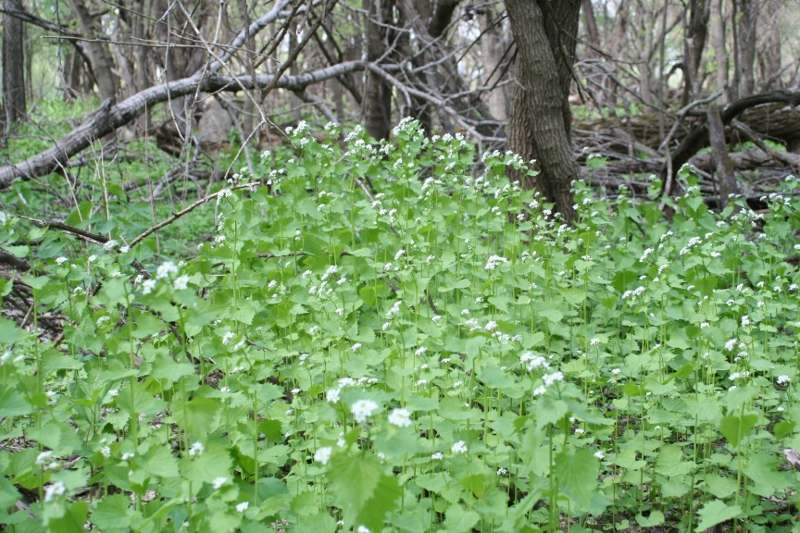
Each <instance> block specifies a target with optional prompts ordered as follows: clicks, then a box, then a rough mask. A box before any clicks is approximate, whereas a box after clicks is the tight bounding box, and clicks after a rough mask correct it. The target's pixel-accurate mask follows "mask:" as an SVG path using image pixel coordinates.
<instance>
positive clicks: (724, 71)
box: [711, 0, 732, 104]
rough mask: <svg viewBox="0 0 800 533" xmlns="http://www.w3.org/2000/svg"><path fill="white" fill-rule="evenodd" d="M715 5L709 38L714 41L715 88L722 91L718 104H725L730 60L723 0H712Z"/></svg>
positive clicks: (728, 91)
mask: <svg viewBox="0 0 800 533" xmlns="http://www.w3.org/2000/svg"><path fill="white" fill-rule="evenodd" d="M712 1H713V2H714V5H715V13H714V18H713V19H712V22H711V25H712V32H711V40H712V42H713V43H714V55H715V56H716V64H717V68H716V69H715V71H716V77H717V89H718V90H721V91H723V92H722V96H721V97H720V104H725V103H726V102H728V101H729V100H732V98H731V97H730V96H731V94H730V90H731V88H730V85H729V84H728V69H729V68H730V61H729V59H728V50H727V48H726V45H725V0H712Z"/></svg>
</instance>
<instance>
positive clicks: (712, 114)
mask: <svg viewBox="0 0 800 533" xmlns="http://www.w3.org/2000/svg"><path fill="white" fill-rule="evenodd" d="M706 117H707V119H708V138H709V141H710V144H711V151H712V153H713V154H714V162H715V163H716V171H717V187H718V188H719V205H720V207H723V208H724V207H725V206H726V205H728V202H730V201H731V199H732V198H733V196H734V195H735V194H738V192H739V189H738V187H737V186H736V178H735V177H734V175H733V161H732V160H731V157H730V155H728V145H727V143H726V142H725V126H724V125H723V124H722V117H721V116H720V114H719V107H717V106H715V105H710V106H708V111H707V112H706Z"/></svg>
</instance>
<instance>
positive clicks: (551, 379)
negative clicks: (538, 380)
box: [542, 372, 564, 387]
mask: <svg viewBox="0 0 800 533" xmlns="http://www.w3.org/2000/svg"><path fill="white" fill-rule="evenodd" d="M542 380H544V384H545V386H547V387H549V386H550V385H552V384H553V383H555V382H556V381H564V374H562V373H561V372H553V373H552V374H546V375H544V376H542Z"/></svg>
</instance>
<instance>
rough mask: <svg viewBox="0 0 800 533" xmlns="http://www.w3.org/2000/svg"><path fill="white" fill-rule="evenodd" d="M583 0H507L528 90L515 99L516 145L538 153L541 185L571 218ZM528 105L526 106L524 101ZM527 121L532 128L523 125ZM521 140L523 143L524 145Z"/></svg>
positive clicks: (513, 126) (524, 86) (576, 172)
mask: <svg viewBox="0 0 800 533" xmlns="http://www.w3.org/2000/svg"><path fill="white" fill-rule="evenodd" d="M580 7H581V4H580V0H563V1H562V2H559V3H558V4H557V5H556V4H554V3H551V2H549V1H548V0H536V1H531V0H507V1H506V8H507V9H508V15H509V19H510V20H511V29H512V31H513V33H514V39H515V40H516V42H517V47H518V49H519V58H520V69H519V81H520V84H521V85H522V89H520V90H524V92H525V95H524V96H525V97H524V99H523V98H522V97H521V96H522V95H521V94H520V93H519V92H518V93H517V95H516V97H515V99H514V109H513V110H512V119H511V122H512V124H511V138H512V139H513V141H512V147H513V148H512V149H514V148H515V149H516V150H517V151H521V152H522V153H524V154H526V156H527V154H535V157H536V158H537V161H538V165H537V167H538V168H539V169H540V172H541V174H540V175H539V176H538V178H537V181H538V184H537V185H538V188H539V189H540V190H541V191H542V193H543V194H544V195H545V196H546V197H547V199H548V200H549V201H551V202H554V203H555V205H556V209H557V210H558V212H560V213H561V215H562V216H563V217H564V218H565V219H566V220H567V221H571V220H573V219H574V217H575V211H574V209H573V207H572V192H571V187H572V181H573V180H577V179H579V178H580V170H579V168H578V164H577V163H576V161H575V159H574V157H573V154H572V146H571V142H570V123H571V115H570V112H569V103H568V100H567V98H568V96H569V86H570V82H571V80H572V62H573V61H574V57H575V39H574V36H575V34H576V31H577V24H578V17H579V15H580ZM523 101H524V103H525V104H526V105H527V107H526V106H523V105H522V102H523ZM526 125H529V130H528V131H525V130H521V129H520V128H524V127H525V126H526ZM523 144H524V145H525V146H524V147H523Z"/></svg>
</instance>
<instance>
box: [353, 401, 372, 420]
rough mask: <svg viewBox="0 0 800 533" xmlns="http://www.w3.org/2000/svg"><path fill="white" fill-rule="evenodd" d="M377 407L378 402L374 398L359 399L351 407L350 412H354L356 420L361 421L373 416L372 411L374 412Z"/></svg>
mask: <svg viewBox="0 0 800 533" xmlns="http://www.w3.org/2000/svg"><path fill="white" fill-rule="evenodd" d="M377 409H378V404H377V403H375V402H373V401H372V400H358V401H357V402H356V403H354V404H353V406H352V407H351V408H350V412H351V413H353V417H355V419H356V422H359V423H360V422H364V421H365V420H366V419H367V418H369V417H370V416H372V413H374V412H375V411H376V410H377Z"/></svg>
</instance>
